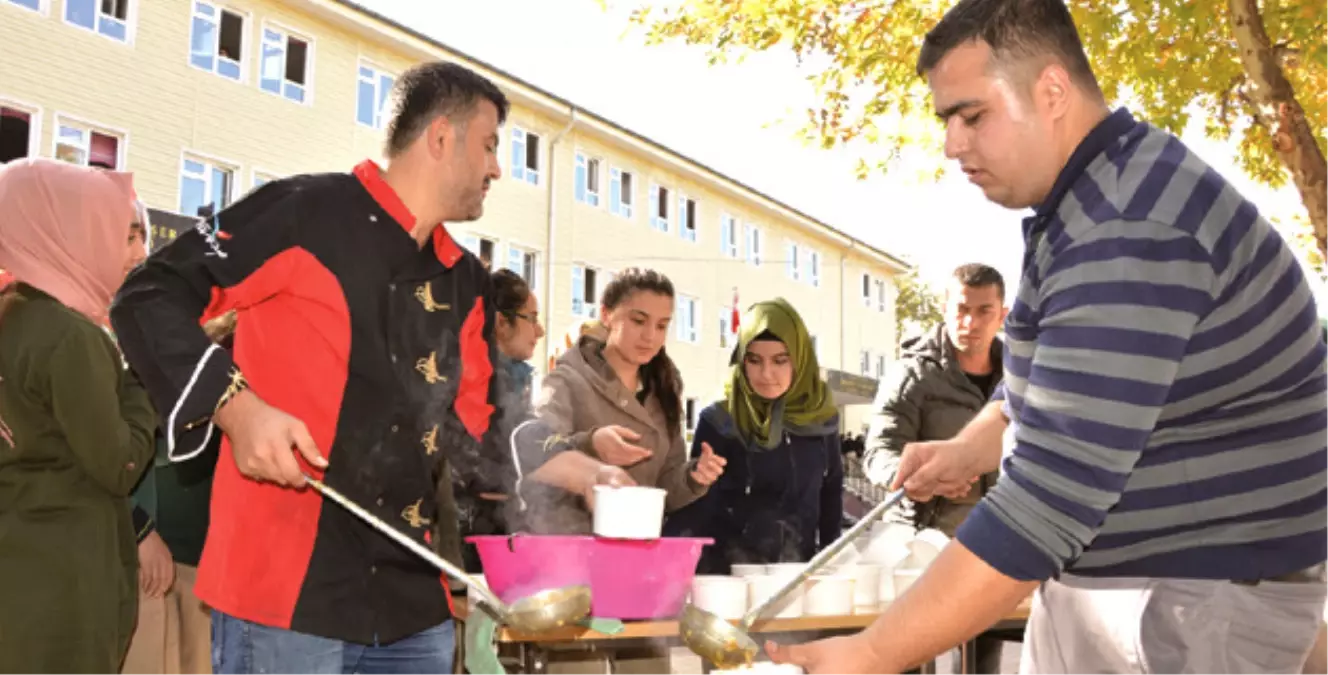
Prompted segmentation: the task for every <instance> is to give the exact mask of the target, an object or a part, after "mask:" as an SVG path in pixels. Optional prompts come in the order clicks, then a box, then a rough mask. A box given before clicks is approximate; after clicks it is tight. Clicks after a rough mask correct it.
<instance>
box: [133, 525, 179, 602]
mask: <svg viewBox="0 0 1328 675" xmlns="http://www.w3.org/2000/svg"><path fill="white" fill-rule="evenodd" d="M174 583H175V560H174V559H172V558H171V550H170V549H169V548H166V542H164V541H162V540H161V535H159V534H157V533H156V531H153V532H150V533H149V534H148V536H146V537H144V538H143V541H141V542H139V543H138V590H139V592H141V593H144V594H146V595H147V596H148V597H149V598H160V597H161V596H163V595H166V591H169V590H171V585H172V584H174Z"/></svg>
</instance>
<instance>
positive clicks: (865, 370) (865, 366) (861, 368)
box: [858, 349, 871, 377]
mask: <svg viewBox="0 0 1328 675" xmlns="http://www.w3.org/2000/svg"><path fill="white" fill-rule="evenodd" d="M858 372H859V373H861V374H862V376H863V377H871V352H869V351H867V350H865V349H864V350H862V358H861V360H860V362H859V364H858Z"/></svg>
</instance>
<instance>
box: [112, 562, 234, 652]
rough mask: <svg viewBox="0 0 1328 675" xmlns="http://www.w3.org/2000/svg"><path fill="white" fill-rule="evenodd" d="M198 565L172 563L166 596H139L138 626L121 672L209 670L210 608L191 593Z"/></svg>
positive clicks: (210, 650)
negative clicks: (172, 567)
mask: <svg viewBox="0 0 1328 675" xmlns="http://www.w3.org/2000/svg"><path fill="white" fill-rule="evenodd" d="M197 577H198V568H197V567H193V566H190V565H181V564H179V563H176V565H175V584H174V585H172V586H171V590H170V591H168V592H167V593H166V595H165V596H163V597H160V598H148V597H146V596H143V595H141V594H140V595H139V597H138V626H137V627H136V628H135V629H134V637H133V638H132V639H131V640H130V641H129V654H128V655H127V656H126V657H125V662H124V667H123V668H122V669H121V671H120V672H122V673H126V674H135V675H137V674H140V673H141V674H143V675H177V674H179V673H198V674H200V675H209V674H210V673H211V672H212V610H211V609H210V608H209V607H208V606H207V605H204V604H203V603H202V601H200V600H199V599H198V596H196V595H194V580H195V579H196V578H197Z"/></svg>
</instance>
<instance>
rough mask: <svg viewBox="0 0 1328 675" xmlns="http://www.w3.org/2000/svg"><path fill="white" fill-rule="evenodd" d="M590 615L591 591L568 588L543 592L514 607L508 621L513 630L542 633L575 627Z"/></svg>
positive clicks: (510, 608)
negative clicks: (565, 627) (572, 625)
mask: <svg viewBox="0 0 1328 675" xmlns="http://www.w3.org/2000/svg"><path fill="white" fill-rule="evenodd" d="M589 615H590V587H589V586H564V587H563V588H554V589H550V590H547V591H540V592H539V593H536V594H534V595H529V596H526V597H524V598H521V599H520V600H517V601H516V602H514V603H512V605H511V606H510V607H508V608H507V614H506V616H505V617H503V619H504V623H506V624H507V625H508V626H509V627H511V628H512V629H513V630H516V631H519V632H522V633H542V632H544V631H548V630H553V629H555V628H562V627H563V626H567V625H571V624H574V623H576V622H578V621H580V620H581V619H584V618H586V617H587V616H589Z"/></svg>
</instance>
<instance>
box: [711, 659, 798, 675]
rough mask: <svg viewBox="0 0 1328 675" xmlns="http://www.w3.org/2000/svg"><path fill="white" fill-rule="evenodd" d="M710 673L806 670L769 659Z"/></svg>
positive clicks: (794, 674)
mask: <svg viewBox="0 0 1328 675" xmlns="http://www.w3.org/2000/svg"><path fill="white" fill-rule="evenodd" d="M710 672H711V673H734V674H737V673H742V675H803V673H805V672H807V671H805V670H803V669H802V668H801V667H799V666H795V665H793V664H792V663H771V662H770V661H757V662H756V663H753V664H752V665H750V666H738V667H737V668H726V669H724V670H712V671H710Z"/></svg>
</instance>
